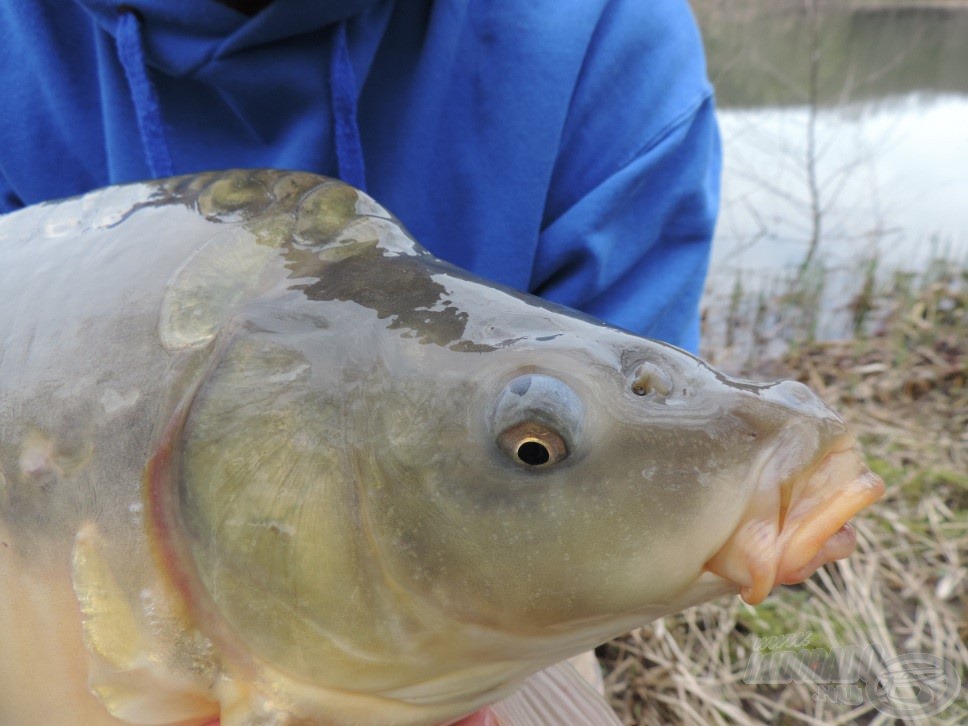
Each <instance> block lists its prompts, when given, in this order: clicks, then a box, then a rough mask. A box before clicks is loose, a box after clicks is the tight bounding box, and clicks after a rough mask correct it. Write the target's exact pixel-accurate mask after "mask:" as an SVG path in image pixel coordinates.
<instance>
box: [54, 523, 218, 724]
mask: <svg viewBox="0 0 968 726" xmlns="http://www.w3.org/2000/svg"><path fill="white" fill-rule="evenodd" d="M71 581H72V583H73V586H74V592H75V594H76V595H77V601H78V604H79V605H80V609H81V615H82V619H83V637H84V645H85V647H86V648H87V651H88V653H89V655H90V671H89V673H88V684H89V687H90V689H91V692H92V693H94V695H95V696H97V698H98V700H99V701H101V703H102V704H103V705H104V707H105V708H106V709H107V711H108V712H109V713H110V714H111V715H112V716H114V717H115V718H118V719H120V720H122V721H124V722H126V723H130V724H144V725H146V726H147V725H149V724H166V725H168V726H175V725H178V726H194V725H195V724H203V723H207V722H211V720H212V719H213V718H217V717H218V704H217V703H215V702H214V701H213V700H212V699H211V697H210V696H209V695H208V694H207V692H206V690H205V687H204V686H203V685H202V684H201V683H198V682H196V681H193V680H192V679H191V678H190V677H188V676H182V675H179V674H177V673H175V672H173V671H172V670H171V669H170V668H169V667H168V666H167V664H166V663H165V658H164V655H165V654H164V653H163V652H159V651H160V649H159V648H157V647H154V644H153V643H152V642H151V641H150V639H149V638H147V637H146V636H145V634H144V631H143V629H142V626H141V624H140V623H139V621H138V618H137V616H136V615H135V612H134V609H133V608H132V607H131V604H130V603H129V601H128V599H127V597H126V596H125V594H124V591H123V590H122V589H121V587H120V586H119V585H118V582H117V580H116V579H115V576H114V573H113V572H112V571H111V567H110V565H109V564H108V562H107V560H106V559H105V558H104V556H103V555H102V554H101V551H100V548H99V545H98V534H97V529H96V527H95V526H94V525H93V524H86V525H85V526H84V527H83V528H82V529H81V531H80V532H79V533H78V534H77V537H76V539H75V543H74V552H73V555H72V558H71Z"/></svg>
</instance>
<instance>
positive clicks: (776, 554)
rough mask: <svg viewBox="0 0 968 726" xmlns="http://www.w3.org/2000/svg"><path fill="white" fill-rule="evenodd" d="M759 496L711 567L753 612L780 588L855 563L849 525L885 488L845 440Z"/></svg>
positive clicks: (853, 443) (853, 535) (759, 491)
mask: <svg viewBox="0 0 968 726" xmlns="http://www.w3.org/2000/svg"><path fill="white" fill-rule="evenodd" d="M765 468H766V467H763V466H760V467H758V472H757V474H758V475H761V474H762V472H763V470H764V469H765ZM755 490H756V496H754V497H753V501H751V503H750V505H749V506H748V507H747V509H746V511H745V512H744V514H743V515H742V517H741V519H740V524H739V526H738V527H737V528H736V530H735V531H734V532H733V534H732V535H731V536H730V537H729V539H728V540H727V541H726V543H725V544H724V545H723V547H722V548H721V549H720V550H719V551H717V552H716V554H714V555H713V557H712V558H711V559H710V560H709V561H708V562H707V563H706V565H705V569H706V570H708V571H710V572H712V573H714V574H716V575H719V576H720V577H722V578H724V579H726V580H729V581H731V582H733V583H734V584H735V585H737V586H738V587H739V590H740V595H741V596H742V597H743V600H744V601H746V602H747V603H748V604H750V605H756V604H758V603H760V602H762V601H763V600H764V599H765V598H766V596H767V595H768V594H769V593H770V591H771V590H772V589H773V587H774V585H778V584H780V585H790V584H795V583H798V582H802V581H803V580H805V579H806V578H808V577H809V576H810V575H812V574H813V573H814V572H815V571H816V570H817V569H819V568H820V567H822V566H823V565H824V564H826V563H828V562H832V561H833V560H837V559H842V558H844V557H847V556H848V555H850V554H851V552H852V551H853V550H854V547H855V546H856V532H855V531H854V529H853V527H852V526H851V525H850V524H849V520H850V519H851V517H853V516H854V515H856V514H857V513H858V512H860V511H861V510H862V509H864V508H865V507H867V506H868V505H870V504H872V503H873V502H875V501H877V500H878V499H879V498H880V497H881V495H882V494H883V493H884V482H883V481H882V480H881V479H880V477H878V476H877V475H876V474H874V473H873V472H871V471H870V469H868V468H867V466H866V465H865V464H864V462H863V459H862V458H861V456H860V452H859V451H858V449H857V443H856V440H855V439H854V437H853V436H852V435H851V434H849V433H845V434H843V435H842V436H840V437H838V438H837V439H836V440H835V441H834V442H833V443H832V445H830V446H829V447H828V448H827V449H826V451H825V452H824V453H823V454H822V455H821V456H819V457H818V458H817V459H816V460H815V463H814V464H813V465H812V466H809V467H807V468H806V469H804V470H801V471H800V472H798V473H796V474H794V475H792V476H790V477H789V478H787V479H786V480H785V481H783V482H782V483H780V485H779V486H775V485H774V486H772V487H771V488H769V489H767V488H765V487H764V486H763V483H762V482H757V486H756V487H755Z"/></svg>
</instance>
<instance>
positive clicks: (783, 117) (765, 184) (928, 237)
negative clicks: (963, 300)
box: [692, 0, 968, 359]
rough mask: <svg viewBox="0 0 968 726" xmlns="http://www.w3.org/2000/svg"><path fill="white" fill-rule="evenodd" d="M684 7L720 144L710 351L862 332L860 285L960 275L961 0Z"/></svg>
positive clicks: (964, 209)
mask: <svg viewBox="0 0 968 726" xmlns="http://www.w3.org/2000/svg"><path fill="white" fill-rule="evenodd" d="M692 5H693V9H694V11H695V13H696V16H697V18H698V20H699V23H700V26H701V28H702V31H703V36H704V42H705V45H706V51H707V56H708V62H709V73H710V78H712V80H713V83H714V85H715V87H716V93H717V103H718V106H719V116H720V126H721V130H722V134H723V143H724V155H725V162H724V172H723V195H722V211H721V214H720V219H719V224H718V226H717V229H716V235H715V240H714V248H713V262H712V268H711V271H710V277H709V282H708V285H707V291H706V297H705V300H704V316H705V329H704V333H705V342H706V348H707V349H708V350H707V351H706V353H707V354H708V355H712V357H719V358H721V359H722V358H727V359H729V358H730V355H729V353H730V352H732V353H734V354H735V353H741V354H742V355H744V356H749V355H750V350H749V349H750V347H751V346H753V347H757V348H758V349H757V350H756V351H755V355H756V356H762V355H770V354H775V353H777V352H779V351H780V350H781V349H782V348H783V346H784V345H786V344H787V343H788V342H789V341H790V340H800V339H804V338H813V337H818V338H837V337H845V336H848V335H852V334H855V333H860V332H864V330H865V329H866V328H864V324H866V325H868V326H869V325H871V324H873V322H876V320H875V318H876V316H873V317H872V318H871V319H868V320H863V319H859V318H858V316H857V311H858V296H861V295H863V294H869V293H870V290H871V288H872V287H877V288H878V290H879V294H880V295H882V296H883V295H890V294H891V291H892V286H894V285H896V284H898V281H903V280H907V281H908V282H910V281H911V279H912V278H918V279H919V280H920V282H921V283H923V282H924V281H925V278H927V277H930V276H931V275H934V274H937V273H938V271H939V270H943V271H944V272H946V273H951V272H952V270H954V271H964V270H966V269H968V42H966V39H968V2H960V1H958V0H948V1H947V2H932V1H930V0H921V1H920V2H917V1H908V2H903V1H900V0H898V1H893V0H880V1H876V0H854V1H852V2H851V1H845V0H840V1H839V2H833V1H828V2H824V1H823V0H728V1H726V0H693V2H692ZM959 274H960V272H959ZM757 326H759V328H760V329H759V330H755V328H757ZM764 345H765V346H766V347H767V348H769V350H765V351H764V350H762V349H761V348H762V347H763V346H764ZM733 357H735V356H733Z"/></svg>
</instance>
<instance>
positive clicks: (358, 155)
mask: <svg viewBox="0 0 968 726" xmlns="http://www.w3.org/2000/svg"><path fill="white" fill-rule="evenodd" d="M329 92H330V101H331V102H332V105H333V137H334V139H335V141H336V165H337V169H338V170H339V177H340V179H342V180H343V181H345V182H346V183H347V184H352V185H353V186H354V187H356V188H357V189H360V190H362V191H366V167H365V166H364V163H363V144H362V143H361V142H360V127H359V125H358V123H357V121H356V96H357V93H358V91H357V88H356V76H355V75H354V73H353V65H352V64H351V62H350V51H349V46H348V45H347V41H346V23H340V24H339V25H337V26H336V33H335V37H334V38H333V49H332V55H331V57H330V64H329Z"/></svg>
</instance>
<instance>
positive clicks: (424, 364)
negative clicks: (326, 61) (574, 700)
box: [0, 171, 879, 724]
mask: <svg viewBox="0 0 968 726" xmlns="http://www.w3.org/2000/svg"><path fill="white" fill-rule="evenodd" d="M0 260H2V263H0V302H2V304H3V306H4V310H5V313H6V314H5V315H4V316H2V320H0V341H2V350H0V401H2V405H3V408H2V412H0V541H2V542H3V543H4V545H3V547H2V548H0V581H2V582H3V583H4V592H5V593H14V594H13V595H9V594H5V595H4V596H3V597H2V598H0V644H2V646H3V648H4V650H5V652H16V653H19V654H20V657H19V658H18V659H15V661H14V662H13V663H10V662H8V663H6V664H0V704H7V705H0V717H2V718H0V720H3V719H4V718H16V719H17V720H18V722H21V723H30V722H36V723H44V722H50V719H51V718H55V719H58V720H60V721H61V722H64V721H63V719H70V718H72V717H75V716H73V715H72V714H77V715H76V718H78V719H79V720H78V723H91V724H94V723H102V722H103V723H113V722H114V719H115V718H117V719H120V720H121V721H122V722H131V723H196V722H202V721H204V720H205V719H210V718H212V717H214V716H220V717H221V718H222V721H223V722H224V723H226V724H229V723H249V722H253V723H255V722H262V721H265V720H268V719H270V718H275V719H281V720H282V721H284V722H290V721H291V722H316V721H323V722H332V721H336V722H344V723H355V722H361V723H363V722H367V721H368V720H370V721H371V720H372V719H373V718H374V714H379V720H381V721H382V722H386V723H391V722H395V723H408V724H410V723H412V724H418V723H439V722H444V721H448V720H451V719H453V718H457V717H459V716H461V715H464V714H467V713H470V712H472V711H474V710H475V709H477V708H479V707H481V706H482V705H484V704H487V703H491V702H493V701H494V700H497V699H499V698H501V697H503V696H504V695H506V694H508V693H511V692H512V691H513V690H514V689H515V688H517V687H518V685H519V684H520V683H521V682H522V681H523V680H524V679H525V678H527V677H528V676H529V675H530V674H531V673H533V672H535V671H536V670H539V669H540V668H543V667H545V666H547V665H549V664H551V663H554V662H556V661H559V660H561V659H563V658H566V657H568V656H570V655H572V654H574V653H577V652H580V651H582V650H584V649H587V648H589V647H592V646H594V645H596V644H598V643H600V642H602V641H604V640H606V639H608V638H609V637H612V636H614V635H617V634H620V633H622V632H624V631H626V630H628V629H630V628H633V627H636V626H638V625H641V624H642V623H643V622H646V621H648V620H651V619H654V618H656V617H659V616H661V615H663V614H666V613H669V612H673V611H676V610H679V609H681V608H683V607H686V606H688V605H690V604H694V603H696V602H700V601H702V600H705V599H708V598H709V597H713V596H716V595H718V594H723V593H729V592H737V591H739V590H743V592H744V593H745V595H744V596H746V597H748V598H749V599H751V600H753V601H755V600H757V599H760V598H761V597H762V596H763V595H764V594H765V592H768V590H769V588H770V587H771V586H772V585H773V583H774V582H778V581H784V580H785V579H789V578H790V577H794V576H796V577H799V576H800V575H801V573H802V572H805V571H806V570H805V569H804V568H806V569H809V567H810V566H812V564H811V563H812V562H813V558H814V556H815V555H817V553H818V552H821V553H822V545H823V542H824V541H826V539H827V537H830V535H832V534H833V533H834V531H836V530H837V528H839V523H838V521H839V520H842V521H846V519H847V518H849V517H850V516H852V515H853V513H854V512H855V511H857V509H859V508H861V507H862V506H864V505H866V504H867V503H869V502H870V501H872V500H873V499H874V498H876V496H877V495H878V493H879V490H878V487H879V482H877V481H876V479H874V478H871V476H869V475H868V473H866V471H865V470H864V469H863V467H862V465H861V464H860V463H859V459H858V458H857V456H856V454H854V453H853V443H852V439H851V438H850V437H849V434H848V433H847V430H846V427H845V426H844V424H843V421H842V420H841V419H840V418H839V417H838V416H837V415H836V414H835V413H833V412H832V411H830V410H829V409H828V408H827V407H826V406H825V405H824V404H823V403H822V402H821V401H820V400H819V399H817V398H816V397H815V396H814V395H813V394H812V393H810V392H809V391H808V390H807V389H806V388H805V387H803V386H801V385H800V384H795V383H791V382H785V383H779V384H754V383H749V382H744V381H737V380H734V379H731V378H729V377H726V376H724V375H722V374H720V373H718V372H717V371H715V370H713V369H712V368H710V367H709V366H707V365H706V364H704V363H702V362H701V361H699V360H698V359H696V358H694V357H692V356H690V355H688V354H687V353H684V352H683V351H680V350H678V349H676V348H673V347H671V346H668V345H665V344H662V343H658V342H655V341H650V340H646V339H644V338H640V337H638V336H634V335H631V334H629V333H627V332H625V331H621V330H618V329H615V328H612V327H609V326H607V325H605V324H603V323H601V322H598V321H595V320H592V319H589V318H587V317H585V316H582V315H580V314H577V313H575V312H574V311H570V310H567V309H564V308H561V307H559V306H556V305H553V304H550V303H547V302H544V301H541V300H538V299H536V298H533V297H531V296H527V295H524V294H521V293H519V292H516V291H513V290H509V289H506V288H502V287H500V286H495V285H491V284H489V283H486V282H484V281H481V280H479V279H477V278H475V277H473V276H472V275H470V274H468V273H466V272H464V271H462V270H459V269H458V268H455V267H453V266H452V265H449V264H447V263H445V262H442V261H440V260H438V259H436V258H434V257H433V256H432V255H430V254H429V253H428V252H426V251H425V250H424V249H423V248H422V247H420V246H419V245H418V244H417V243H416V242H414V241H413V240H412V239H411V238H410V237H409V235H407V233H406V232H405V230H403V229H402V227H401V226H400V225H399V222H398V221H397V220H395V219H394V218H393V217H392V216H391V215H390V214H389V213H388V212H387V211H386V210H384V209H383V208H382V207H380V206H379V205H378V204H377V203H375V202H374V201H373V200H371V199H369V198H368V197H366V196H365V195H363V194H361V193H359V192H357V191H356V190H354V189H352V188H350V187H347V186H345V185H342V184H340V183H338V182H334V181H332V180H325V179H322V178H320V177H315V176H312V175H307V174H298V173H288V172H272V171H238V172H225V173H213V174H204V175H195V176H191V177H180V178H175V179H171V180H162V181H159V182H149V183H144V184H135V185H127V186H121V187H113V188H108V189H106V190H102V191H99V192H93V193H91V194H88V195H85V196H83V197H79V198H75V199H72V200H66V201H64V202H58V203H53V204H45V205H39V206H36V207H32V208H29V209H27V210H24V211H22V212H18V213H16V214H14V215H8V216H7V217H4V218H0ZM524 444H530V445H531V446H532V449H535V450H536V451H537V452H538V454H541V451H542V449H543V450H544V453H545V454H547V455H548V456H549V457H550V458H549V463H547V464H537V465H529V464H528V463H525V461H522V460H521V458H520V457H519V452H522V451H526V450H525V449H522V448H521V446H522V445H524ZM535 447H537V448H535ZM539 458H540V456H539ZM821 475H822V476H821ZM841 502H843V503H841ZM798 507H799V508H798ZM801 510H802V511H801ZM815 512H821V514H823V516H822V517H820V516H819V515H818V516H814V513H815ZM785 518H786V519H785ZM842 521H840V523H842ZM801 522H802V523H804V524H803V525H802V526H801ZM817 522H819V524H818V523H817ZM787 525H789V526H787ZM834 525H836V526H834ZM831 528H833V529H831ZM828 530H830V531H828ZM798 532H800V534H798ZM808 540H809V542H808ZM791 543H792V544H791ZM791 552H793V554H790V553H791ZM838 552H839V550H838ZM808 555H809V556H808ZM817 556H819V555H817ZM710 570H714V571H715V572H718V573H719V574H718V575H717V574H713V572H710ZM806 574H807V575H809V572H806ZM38 603H43V605H42V606H38ZM51 622H56V623H61V624H63V626H62V627H61V629H60V630H59V631H58V635H57V637H56V638H52V639H50V640H49V641H48V642H47V643H46V644H45V645H43V646H42V647H37V631H38V629H43V628H45V627H49V624H50V623H51ZM44 674H46V675H44ZM42 679H47V680H50V679H53V680H54V681H55V682H57V683H62V684H63V688H62V689H60V690H57V691H56V692H53V693H51V694H50V696H49V697H48V698H43V699H39V700H38V699H36V698H35V697H33V696H32V697H31V698H23V697H22V696H21V695H18V694H21V693H26V692H28V690H29V687H30V686H31V685H33V686H36V685H37V684H38V683H40V682H41V680H42ZM4 709H7V711H6V712H5V711H4ZM109 714H110V715H109ZM286 719H289V720H290V721H285V720H286Z"/></svg>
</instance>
